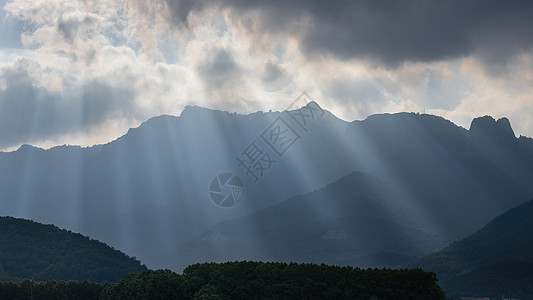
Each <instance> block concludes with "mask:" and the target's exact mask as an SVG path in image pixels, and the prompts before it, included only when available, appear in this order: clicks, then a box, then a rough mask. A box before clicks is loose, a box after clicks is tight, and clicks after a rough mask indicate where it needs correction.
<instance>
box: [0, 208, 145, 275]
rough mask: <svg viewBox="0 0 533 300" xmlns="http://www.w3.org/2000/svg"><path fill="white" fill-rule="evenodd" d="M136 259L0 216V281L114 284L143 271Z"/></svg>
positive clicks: (52, 229)
mask: <svg viewBox="0 0 533 300" xmlns="http://www.w3.org/2000/svg"><path fill="white" fill-rule="evenodd" d="M145 270H146V267H145V266H143V265H141V264H140V263H139V261H138V260H136V259H134V258H132V257H128V256H127V255H125V254H124V253H122V252H120V251H118V250H115V249H112V248H110V247H109V246H107V245H106V244H104V243H101V242H99V241H96V240H92V239H90V238H88V237H86V236H83V235H81V234H77V233H72V232H70V231H67V230H64V229H59V228H57V227H56V226H53V225H43V224H39V223H36V222H33V221H29V220H24V219H15V218H12V217H0V280H21V279H24V278H33V279H34V280H37V281H43V280H65V281H68V280H78V281H83V280H88V281H93V282H101V283H103V282H116V281H118V280H120V279H122V277H124V275H126V274H129V273H132V272H142V271H145Z"/></svg>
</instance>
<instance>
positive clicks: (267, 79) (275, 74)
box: [262, 61, 285, 84]
mask: <svg viewBox="0 0 533 300" xmlns="http://www.w3.org/2000/svg"><path fill="white" fill-rule="evenodd" d="M284 75H285V71H284V70H283V69H282V68H281V67H280V66H278V65H277V64H275V63H273V62H271V61H269V62H268V63H266V65H265V69H264V71H263V76H262V81H263V83H264V84H269V83H274V82H276V81H277V80H279V79H280V78H282V77H283V76H284Z"/></svg>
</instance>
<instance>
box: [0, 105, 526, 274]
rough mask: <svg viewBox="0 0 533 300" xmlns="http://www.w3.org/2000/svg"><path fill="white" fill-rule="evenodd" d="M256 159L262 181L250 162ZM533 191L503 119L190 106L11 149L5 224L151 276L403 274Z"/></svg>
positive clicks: (1, 192) (0, 171)
mask: <svg viewBox="0 0 533 300" xmlns="http://www.w3.org/2000/svg"><path fill="white" fill-rule="evenodd" d="M276 130H277V131H276ZM281 133H284V135H280V134H281ZM276 138H279V140H276V141H277V144H276V143H275V142H276V141H274V139H276ZM251 150H255V151H256V152H251ZM258 153H259V154H258ZM252 154H258V155H261V156H260V157H259V156H257V157H256V159H259V160H256V161H255V162H256V163H257V162H258V161H261V163H262V166H263V170H259V169H258V168H256V169H255V170H253V171H255V173H257V174H256V177H254V176H252V174H251V172H250V170H247V169H246V168H245V165H243V164H239V160H238V159H245V158H250V157H251V155H252ZM255 166H257V165H255ZM224 173H233V174H235V175H236V176H237V177H239V178H240V180H241V181H242V185H243V187H244V196H242V199H239V200H240V201H239V203H238V204H237V205H235V206H232V207H220V206H217V205H216V203H213V201H212V200H211V199H210V196H211V195H212V193H210V189H211V187H212V185H210V183H211V182H212V181H213V180H214V179H216V178H219V177H217V175H219V174H224ZM531 182H533V140H532V139H530V138H527V137H519V138H517V137H516V136H515V135H514V133H513V130H512V128H511V125H510V122H509V120H507V119H505V118H502V119H499V120H495V119H493V118H492V117H489V116H485V117H481V118H477V119H474V120H473V121H472V124H471V127H470V129H469V130H467V129H464V128H462V127H459V126H456V125H455V124H453V123H451V122H450V121H448V120H445V119H443V118H441V117H437V116H432V115H426V114H414V113H399V114H382V115H373V116H370V117H368V118H367V119H365V120H362V121H354V122H346V121H343V120H341V119H338V118H337V117H335V116H334V115H333V114H331V113H329V112H328V111H325V110H322V109H321V108H320V107H319V106H318V104H316V103H315V102H310V103H308V104H307V105H305V106H301V107H300V108H298V109H294V110H290V111H283V112H257V113H253V114H249V115H239V114H234V113H228V112H224V111H216V110H210V109H205V108H200V107H195V106H188V107H186V108H185V109H184V111H183V112H182V113H181V115H180V116H179V117H174V116H159V117H155V118H152V119H150V120H148V121H147V122H145V123H143V124H142V125H141V126H139V127H138V128H134V129H130V130H129V131H128V133H127V134H125V135H124V136H122V137H120V138H118V139H117V140H115V141H113V142H111V143H108V144H105V145H97V146H93V147H87V148H81V147H76V146H58V147H54V148H52V149H49V150H43V149H39V148H35V147H32V146H28V145H24V146H22V147H21V148H19V149H18V150H17V151H14V152H6V153H0V215H9V216H14V217H20V218H28V219H33V220H36V221H38V222H42V223H53V224H56V225H57V226H59V227H62V228H67V229H69V230H72V231H75V232H80V233H82V234H84V235H88V236H91V237H92V238H95V239H98V240H101V241H103V242H105V243H107V244H109V245H111V246H113V247H114V248H117V249H121V250H122V251H124V252H125V253H127V254H128V255H134V256H136V257H137V258H139V259H140V260H141V261H142V262H143V263H145V264H146V265H147V266H148V267H151V268H169V267H171V268H173V269H174V270H180V268H182V267H183V266H186V265H189V264H190V263H193V262H197V261H203V260H220V261H222V260H227V259H265V260H270V259H279V260H283V261H286V260H296V261H302V262H304V261H305V262H308V261H309V262H321V261H323V262H331V263H338V264H361V265H379V266H395V265H397V264H401V263H404V262H405V261H406V260H407V259H408V258H409V257H411V256H413V255H421V254H426V253H429V252H433V251H437V250H440V249H442V248H443V247H445V246H447V245H449V243H451V242H453V241H455V240H459V239H462V238H464V237H466V236H468V235H470V234H472V233H474V232H475V231H476V230H478V229H479V228H481V227H482V226H483V225H485V224H486V223H487V222H489V221H490V220H492V219H493V218H495V217H496V216H498V215H499V214H501V213H503V212H505V211H506V210H508V209H510V208H512V207H514V206H516V205H518V204H520V203H522V202H523V201H525V200H527V199H531V198H532V197H533V186H532V185H531V184H530V183H531ZM211 192H212V191H211ZM225 192H227V191H225ZM382 237H383V238H382Z"/></svg>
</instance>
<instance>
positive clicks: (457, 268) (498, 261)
mask: <svg viewBox="0 0 533 300" xmlns="http://www.w3.org/2000/svg"><path fill="white" fill-rule="evenodd" d="M532 216H533V200H530V201H527V202H525V203H523V204H521V205H519V206H517V207H515V208H512V209H511V210H509V211H507V212H505V213H504V214H502V215H500V216H498V217H497V218H495V219H494V220H493V221H491V222H490V223H488V224H487V225H486V226H484V227H483V228H482V229H480V230H479V231H477V232H476V233H474V234H473V235H471V236H469V237H467V238H465V239H463V240H460V241H458V242H454V243H453V244H451V245H450V246H449V247H447V248H445V249H444V250H442V251H439V252H436V253H433V254H430V255H427V256H425V257H423V258H421V259H419V260H417V261H416V262H415V263H412V264H410V265H409V266H410V267H422V268H423V269H425V270H426V271H432V272H436V273H437V276H438V278H439V285H440V286H442V287H443V288H444V289H445V290H446V291H447V292H448V293H452V294H455V295H460V296H478V297H481V296H492V297H497V298H500V297H501V295H502V294H504V295H506V296H509V297H517V298H519V299H533V296H532V295H533V239H532V238H531V237H532V236H533V218H532Z"/></svg>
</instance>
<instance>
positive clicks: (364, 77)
mask: <svg viewBox="0 0 533 300" xmlns="http://www.w3.org/2000/svg"><path fill="white" fill-rule="evenodd" d="M0 8H1V11H0V150H13V149H16V148H17V147H18V146H19V145H21V144H24V143H28V144H33V145H38V146H41V147H51V146H53V145H57V144H77V145H83V146H87V145H92V144H95V143H105V142H108V141H110V140H112V139H114V138H116V137H118V136H120V135H122V134H124V133H125V132H126V131H127V129H128V128H130V127H136V126H138V125H139V124H140V123H141V122H143V121H146V120H147V119H149V118H150V117H153V116H157V115H160V114H172V115H179V114H180V112H181V111H182V109H183V108H184V107H185V106H186V105H189V104H195V105H200V106H204V107H209V108H215V109H222V110H228V111H232V112H239V113H250V112H254V111H257V110H263V111H268V110H270V109H272V110H283V109H285V108H286V107H287V106H288V105H289V104H290V103H291V102H292V100H293V99H294V98H295V97H297V96H298V95H299V94H300V93H301V92H302V91H307V92H308V93H309V94H310V95H311V97H313V98H314V99H315V100H316V101H317V102H318V103H319V104H320V105H321V106H323V107H325V108H326V109H328V110H330V111H332V112H333V113H335V114H336V115H337V116H339V117H340V118H342V119H345V120H348V121H352V120H356V119H364V118H365V117H366V116H368V115H370V114H374V113H382V112H398V111H413V112H423V111H426V112H428V113H432V114H436V115H440V116H443V117H445V118H447V119H450V120H452V121H453V122H455V123H457V124H458V125H461V126H463V127H466V128H468V127H469V124H470V121H471V120H472V118H474V117H477V116H481V115H486V114H490V115H492V116H494V117H495V118H499V117H503V116H506V117H509V118H510V120H511V124H512V126H513V128H514V129H515V132H516V134H517V136H518V135H526V136H530V137H531V136H533V115H532V113H533V32H532V28H533V17H532V16H533V1H491V0H472V1H468V0H467V1H465V0H459V1H453V0H449V1H431V0H430V1H420V0H391V1H374V0H368V1H359V0H353V1H351V0H346V1H340V0H330V1H310V0H305V1H304V0H295V1H277V0H272V1H260V0H210V1H204V0H176V1H173V0H152V1H140V0H86V1H83V0H31V1H30V0H0Z"/></svg>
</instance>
